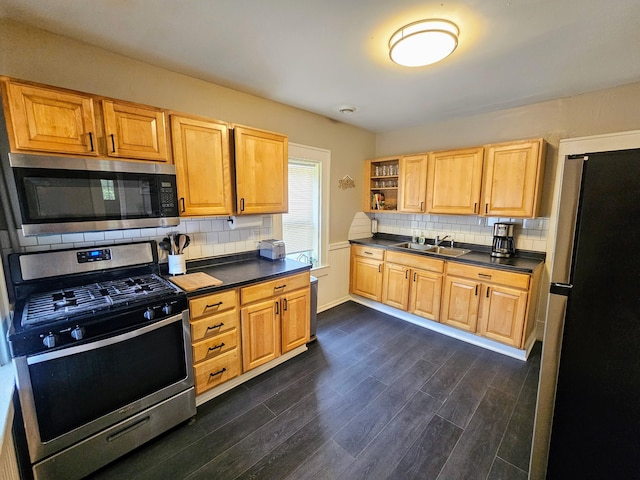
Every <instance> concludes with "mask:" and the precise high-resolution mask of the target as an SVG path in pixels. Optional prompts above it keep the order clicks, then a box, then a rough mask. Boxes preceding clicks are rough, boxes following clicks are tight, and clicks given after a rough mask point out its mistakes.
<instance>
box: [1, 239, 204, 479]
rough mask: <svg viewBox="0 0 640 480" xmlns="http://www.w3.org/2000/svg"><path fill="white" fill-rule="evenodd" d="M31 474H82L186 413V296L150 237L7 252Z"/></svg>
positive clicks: (189, 395)
mask: <svg viewBox="0 0 640 480" xmlns="http://www.w3.org/2000/svg"><path fill="white" fill-rule="evenodd" d="M9 265H10V271H11V280H12V284H13V287H14V293H15V295H16V309H15V315H14V321H13V325H12V326H11V327H10V330H9V334H8V338H9V345H10V348H11V352H12V355H13V357H14V362H15V365H16V370H17V386H18V394H19V398H20V404H21V407H22V411H23V417H24V426H25V431H26V436H27V443H28V447H29V456H30V460H31V463H32V470H33V474H34V477H35V479H36V480H41V479H59V478H65V479H67V480H70V479H76V478H82V477H84V476H86V475H87V474H89V473H91V472H93V471H95V470H97V469H98V468H100V467H102V466H104V465H106V464H107V463H109V462H111V461H112V460H114V459H116V458H118V457H119V456H121V455H123V454H124V453H126V452H128V451H130V450H132V449H133V448H136V447H137V446H139V445H140V444H142V443H144V442H145V441H147V440H149V439H151V438H153V437H155V436H157V435H158V434H160V433H162V432H164V431H166V430H168V429H169V428H171V427H173V426H175V425H177V424H178V423H180V422H182V421H184V420H187V419H188V418H190V417H192V416H193V415H195V413H196V410H195V392H194V388H193V384H194V379H193V369H192V358H191V347H190V338H189V312H188V303H187V298H186V294H185V293H184V292H182V291H181V290H179V289H178V288H176V287H175V286H174V285H173V284H172V283H171V282H168V281H166V280H165V279H164V278H162V277H161V276H160V275H159V268H158V263H157V248H156V244H155V242H141V243H131V244H120V245H113V246H104V247H95V248H80V249H70V250H59V251H48V252H39V253H30V254H15V255H10V256H9Z"/></svg>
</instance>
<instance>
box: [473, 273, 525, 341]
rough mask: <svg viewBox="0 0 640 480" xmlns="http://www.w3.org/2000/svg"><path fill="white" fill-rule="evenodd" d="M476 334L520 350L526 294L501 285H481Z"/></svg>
mask: <svg viewBox="0 0 640 480" xmlns="http://www.w3.org/2000/svg"><path fill="white" fill-rule="evenodd" d="M483 290H484V292H483V295H482V302H481V304H480V319H479V321H478V333H479V334H480V335H482V336H484V337H487V338H490V339H491V340H496V341H498V342H502V343H506V344H508V345H511V346H513V347H516V348H522V345H521V343H522V337H523V326H524V320H525V316H526V312H527V296H528V295H527V292H523V291H522V290H516V289H515V288H509V287H504V286H502V285H496V286H492V285H483Z"/></svg>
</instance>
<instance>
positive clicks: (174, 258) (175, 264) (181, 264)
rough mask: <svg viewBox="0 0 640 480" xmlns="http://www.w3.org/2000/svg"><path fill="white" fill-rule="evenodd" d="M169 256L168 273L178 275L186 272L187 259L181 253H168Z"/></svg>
mask: <svg viewBox="0 0 640 480" xmlns="http://www.w3.org/2000/svg"><path fill="white" fill-rule="evenodd" d="M168 257H169V273H170V274H171V275H180V274H182V273H187V259H186V256H185V255H183V254H180V255H168Z"/></svg>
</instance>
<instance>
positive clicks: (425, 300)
mask: <svg viewBox="0 0 640 480" xmlns="http://www.w3.org/2000/svg"><path fill="white" fill-rule="evenodd" d="M411 282H412V283H411V294H410V296H409V312H410V313H413V314H415V315H420V316H421V317H425V318H429V319H431V320H435V321H439V320H440V299H441V296H442V275H438V274H435V273H431V272H427V271H425V270H413V271H412V273H411Z"/></svg>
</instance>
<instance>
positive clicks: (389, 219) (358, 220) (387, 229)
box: [349, 212, 549, 252]
mask: <svg viewBox="0 0 640 480" xmlns="http://www.w3.org/2000/svg"><path fill="white" fill-rule="evenodd" d="M362 216H364V217H366V218H367V219H368V220H369V228H364V227H361V225H363V224H364V221H363V219H362ZM373 218H376V219H377V220H378V232H380V233H390V234H394V235H406V236H411V234H412V233H413V231H414V230H418V231H421V232H422V233H423V234H424V236H425V237H427V238H434V237H435V236H436V235H438V236H440V237H444V236H445V235H450V236H451V237H453V240H454V241H456V242H463V243H475V244H477V245H487V246H490V245H491V243H492V241H493V225H494V224H495V223H496V222H509V223H515V224H516V225H515V240H516V248H517V249H520V250H532V251H536V252H544V251H545V250H546V247H547V231H548V226H549V219H547V218H538V219H536V220H538V221H536V222H527V227H529V226H531V227H534V228H523V223H524V222H523V219H521V218H511V219H510V218H486V221H484V220H480V219H482V218H483V217H477V216H466V215H427V214H425V215H422V214H400V213H375V214H373V213H369V214H365V213H363V212H358V213H357V214H356V215H355V216H354V218H353V221H352V223H351V228H350V229H349V239H350V240H351V239H355V238H364V237H368V236H370V235H371V229H370V221H371V219H373Z"/></svg>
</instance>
